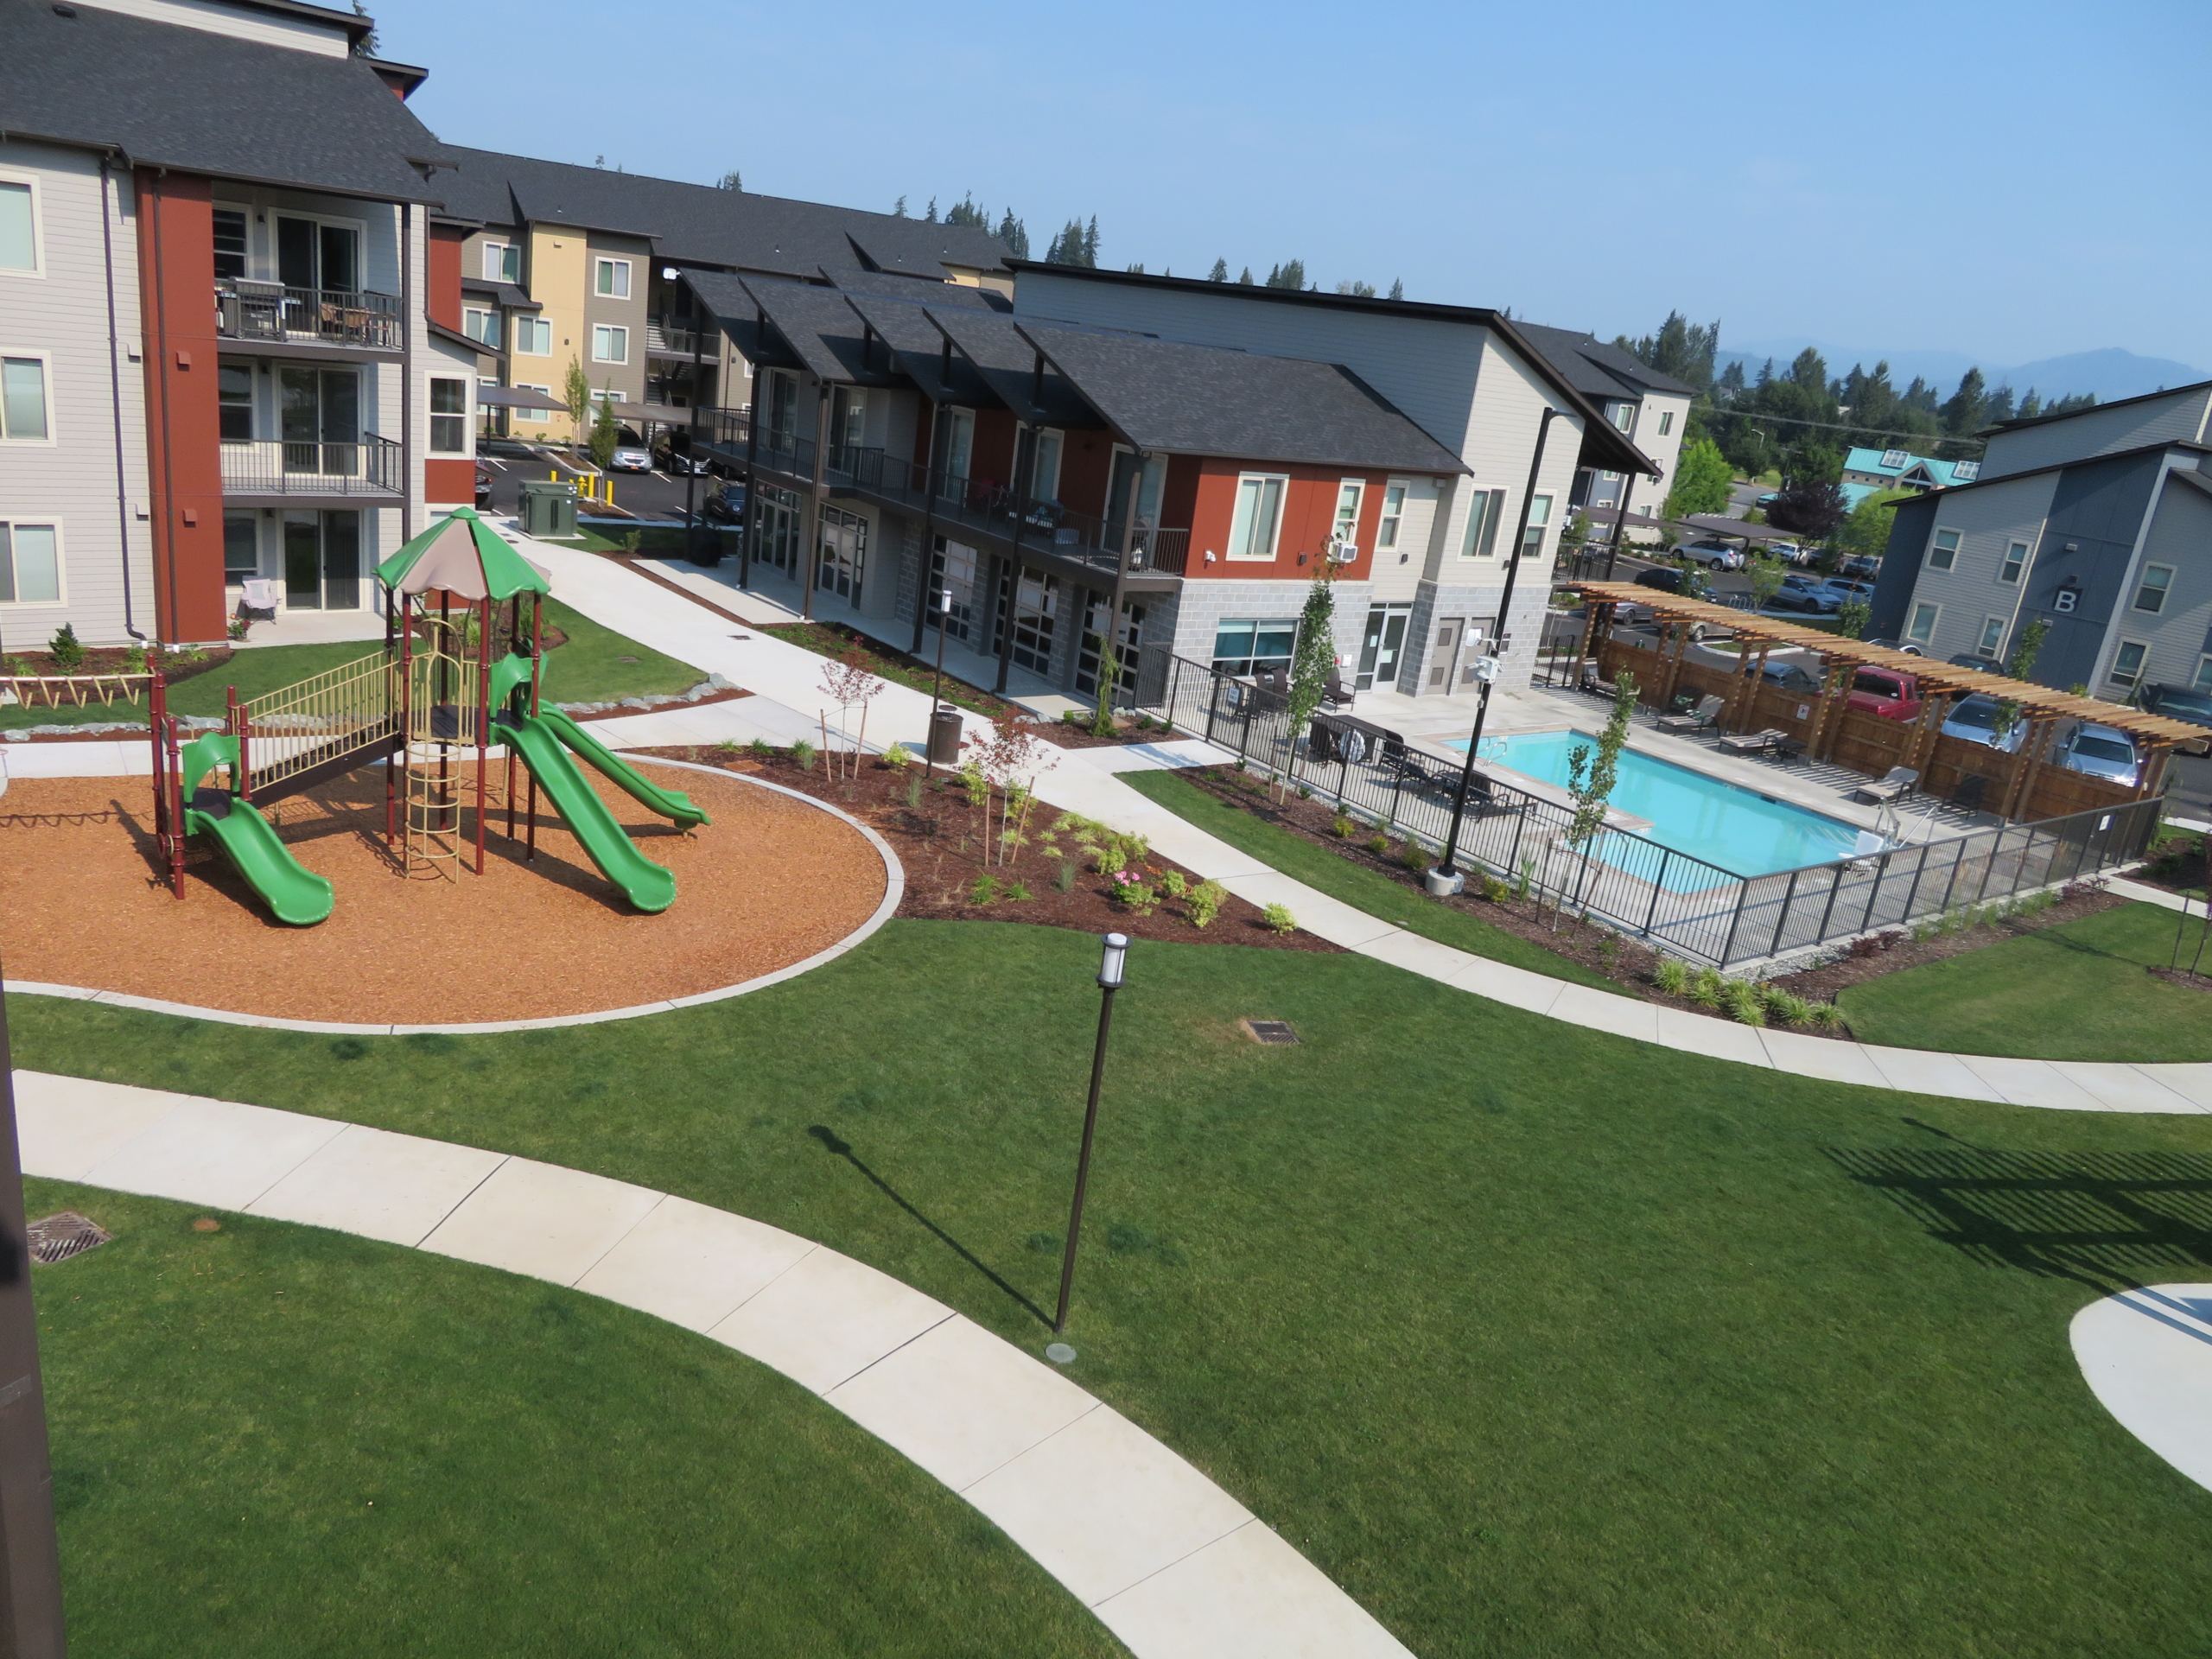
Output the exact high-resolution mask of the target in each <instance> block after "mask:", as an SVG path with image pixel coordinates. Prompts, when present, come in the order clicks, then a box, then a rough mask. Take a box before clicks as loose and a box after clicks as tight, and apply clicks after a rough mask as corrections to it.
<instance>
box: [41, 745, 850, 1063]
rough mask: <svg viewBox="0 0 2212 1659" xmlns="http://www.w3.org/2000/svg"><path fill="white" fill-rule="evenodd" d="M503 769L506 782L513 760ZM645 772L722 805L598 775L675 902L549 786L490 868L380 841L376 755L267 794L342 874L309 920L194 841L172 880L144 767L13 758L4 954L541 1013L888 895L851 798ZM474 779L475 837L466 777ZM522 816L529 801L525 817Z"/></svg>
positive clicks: (697, 978) (388, 1014) (217, 985)
mask: <svg viewBox="0 0 2212 1659" xmlns="http://www.w3.org/2000/svg"><path fill="white" fill-rule="evenodd" d="M463 772H464V776H465V777H467V778H468V779H472V780H473V776H474V773H473V769H471V768H463ZM504 772H505V768H504V766H501V765H500V763H499V762H498V761H496V760H495V761H494V762H493V781H494V783H495V784H496V783H497V782H499V780H500V779H502V778H503V776H504ZM522 775H523V774H522V773H521V772H520V770H519V769H518V772H517V776H518V779H520V778H521V777H522ZM652 775H653V776H654V778H655V779H656V781H658V782H663V783H664V784H665V785H667V786H669V787H671V788H676V789H681V790H683V791H686V792H688V793H689V794H690V797H691V798H692V799H693V800H694V801H695V802H696V803H697V804H698V805H700V806H701V807H702V808H703V809H704V810H706V811H707V813H708V814H709V817H711V818H712V819H713V822H712V823H709V824H708V825H706V826H704V827H702V828H701V829H697V830H696V831H694V832H692V833H691V834H690V835H688V836H687V835H685V834H684V833H683V832H682V831H680V830H678V829H675V828H674V827H673V826H671V824H669V823H667V822H666V821H665V820H664V819H662V818H659V817H655V816H654V815H652V814H651V813H649V812H647V811H646V810H645V809H644V808H643V807H641V806H639V804H637V803H635V802H634V801H632V799H631V798H629V797H628V796H627V795H626V794H624V793H622V791H620V790H619V789H617V788H616V787H615V786H614V785H612V784H610V783H608V782H607V781H606V780H605V779H601V778H600V777H598V776H597V775H596V774H591V782H592V785H593V787H594V788H595V789H597V790H598V791H599V793H600V795H601V798H603V799H604V800H605V801H606V802H607V804H608V805H609V806H610V807H611V808H613V811H614V815H615V817H616V818H617V820H618V821H619V822H620V823H621V824H622V826H623V828H624V829H626V831H627V832H628V833H629V835H630V836H631V838H632V841H633V842H635V843H636V844H637V846H638V847H639V849H640V850H641V851H642V852H644V854H645V856H646V857H648V858H650V859H652V861H654V862H656V863H658V864H664V865H665V866H667V867H668V868H669V869H671V871H673V872H674V873H675V875H676V880H677V899H676V902H675V904H674V905H673V906H671V907H670V908H669V909H668V910H666V911H665V912H662V913H661V914H659V915H657V916H649V915H644V914H641V913H639V912H638V911H636V910H634V909H632V907H631V906H630V905H629V903H628V902H627V901H626V899H624V898H623V896H622V894H621V893H620V892H619V891H618V890H617V889H616V888H614V887H613V886H612V885H610V884H609V883H608V882H607V880H606V879H605V878H604V877H603V876H602V875H601V874H600V873H599V871H598V870H597V869H596V868H594V866H593V864H592V862H591V861H590V859H589V858H588V856H586V855H585V853H584V851H583V849H582V848H581V847H580V846H579V845H578V844H577V842H576V841H575V837H574V836H571V835H570V834H569V831H568V830H567V829H565V828H564V827H563V825H562V823H561V822H560V820H559V819H558V818H557V817H555V816H554V815H553V813H552V812H551V811H550V810H549V809H548V808H547V806H546V805H545V804H544V803H543V799H542V798H541V801H540V804H539V811H538V823H537V860H536V861H535V862H534V863H530V862H525V861H524V848H523V846H522V844H521V842H519V840H518V841H509V840H508V839H507V837H506V836H505V826H506V814H505V810H504V809H503V808H500V807H498V806H496V805H495V806H494V808H493V811H492V812H491V813H490V814H489V815H488V818H487V822H488V833H487V834H486V837H485V856H484V874H482V875H480V876H479V875H476V874H473V873H471V872H470V871H469V870H467V869H466V868H464V869H463V870H462V871H461V874H459V876H458V877H457V879H454V880H447V879H444V878H443V877H441V876H438V875H435V874H429V873H428V872H426V871H423V870H421V869H417V870H416V871H415V872H414V873H413V874H402V873H401V868H400V864H399V861H398V859H397V856H396V855H395V854H394V852H393V851H391V850H390V849H387V848H386V847H385V840H384V826H385V798H384V777H383V772H382V769H381V768H380V767H376V768H369V769H365V770H363V771H361V772H355V773H353V774H351V775H349V776H347V777H345V778H341V779H338V780H336V781H334V782H333V783H330V784H327V785H323V786H322V787H321V788H319V789H315V790H311V791H308V792H307V793H305V794H302V795H299V796H296V797H294V798H291V799H289V800H286V801H283V802H282V803H280V804H278V805H277V807H275V808H273V809H271V814H270V815H271V817H274V818H275V819H276V820H277V833H278V835H279V836H281V837H282V839H283V841H284V842H285V844H286V845H287V847H288V848H289V849H290V850H291V851H292V853H293V855H295V856H296V858H298V860H299V861H300V862H301V863H302V864H303V865H305V866H306V867H307V868H308V869H310V870H312V871H314V872H315V873H316V874H319V875H323V876H326V877H327V878H328V879H329V880H330V881H331V882H332V883H333V885H334V887H336V889H337V903H336V908H335V909H334V911H333V912H332V913H331V916H330V918H329V919H328V920H327V921H326V922H323V923H321V925H318V926H315V927H307V928H294V927H287V926H284V925H282V924H280V923H277V922H276V921H274V920H272V919H270V916H269V912H267V910H266V909H265V908H264V906H262V905H261V903H260V902H259V901H258V900H257V899H256V898H255V896H254V894H253V893H252V892H251V890H250V889H249V888H248V887H246V885H245V883H244V882H243V881H242V880H239V879H238V875H237V874H236V873H235V872H234V871H233V870H232V868H231V867H230V866H229V864H228V863H227V862H226V861H224V860H223V858H222V856H221V855H219V853H217V852H215V851H214V850H213V849H212V848H210V849H206V850H205V851H204V853H203V852H202V851H201V850H200V848H199V846H198V844H197V843H195V844H194V861H192V862H191V863H190V865H189V866H188V869H187V871H186V877H185V890H184V897H183V898H182V899H177V898H175V896H173V895H172V893H171V892H170V890H169V889H168V887H167V886H166V885H164V884H163V883H162V880H160V877H159V874H158V873H157V867H156V843H155V840H154V834H153V823H152V803H151V801H150V799H149V791H148V788H147V785H145V783H144V782H143V780H140V779H120V778H62V779H17V780H16V782H15V783H14V784H13V785H12V786H10V788H9V790H8V791H7V793H6V795H5V796H4V797H0V954H3V955H4V957H5V959H6V961H7V963H8V974H9V977H10V979H11V980H18V981H36V982H48V983H55V984H67V985H74V986H80V987H85V988H92V989H99V990H106V991H117V992H123V993H126V994H129V995H137V996H148V997H156V998H161V999H164V1000H167V1001H188V1002H191V1003H194V1004H196V1005H198V1006H200V1007H209V1008H217V1009H221V1010H225V1011H227V1012H233V1013H239V1014H261V1015H266V1016H271V1017H275V1018H279V1019H289V1020H336V1021H344V1022H348V1023H380V1022H384V1021H391V1022H392V1023H394V1024H424V1025H428V1024H441V1023H459V1022H463V1021H473V1020H530V1019H547V1018H558V1017H562V1016H566V1015H571V1014H590V1013H596V1012H599V1011H601V1010H604V1009H610V1008H620V1007H634V1006H636V1005H637V1004H639V1003H645V1002H652V1001H662V1000H664V999H668V998H672V997H679V996H691V995H699V994H701V993H702V992H707V991H712V990H716V989H720V988H722V987H725V986H728V985H733V984H736V983H739V982H742V981H745V980H748V979H753V978H755V977H757V976H760V975H762V974H768V973H773V972H775V971H776V970H777V969H781V968H786V967H789V966H791V964H793V963H798V962H803V961H804V960H805V959H806V958H807V957H810V956H813V955H814V954H816V953H817V951H820V950H826V949H828V948H829V946H831V945H833V944H836V943H837V942H838V941H839V940H840V939H842V938H845V937H846V936H847V935H849V934H850V933H851V932H853V931H855V929H857V928H859V927H860V926H861V925H863V924H864V923H866V922H867V921H868V918H869V917H870V916H871V914H873V913H874V910H875V908H876V906H878V905H879V904H880V902H881V900H882V899H883V895H884V890H885V880H886V878H885V872H884V866H883V859H882V857H881V855H880V854H879V853H878V852H877V851H876V849H874V847H873V846H871V845H870V844H869V842H868V840H867V838H866V837H865V836H862V835H861V832H860V831H859V830H857V829H855V828H854V827H853V826H852V825H851V824H849V823H846V822H845V821H843V820H842V819H841V818H839V817H835V816H833V815H832V814H830V813H829V812H826V811H823V810H821V809H820V808H818V807H816V806H814V805H812V804H808V803H806V802H804V801H800V800H796V799H793V798H791V797H790V796H787V795H783V794H779V793H778V792H776V791H772V790H769V789H765V788H762V787H760V786H759V785H755V784H752V783H749V782H747V781H746V780H744V779H740V778H736V777H721V776H715V775H713V774H710V773H704V772H693V771H689V770H681V769H677V768H674V767H653V768H652ZM467 798H468V799H469V800H470V802H471V803H472V804H471V806H470V809H469V810H468V811H467V813H465V814H464V818H463V823H464V829H465V831H466V833H467V836H469V838H470V846H471V849H472V850H473V847H474V805H473V802H474V788H473V785H472V787H471V788H470V789H469V790H468V791H467ZM523 824H524V815H523V814H521V813H519V812H518V816H517V834H518V836H520V835H521V834H522V832H523Z"/></svg>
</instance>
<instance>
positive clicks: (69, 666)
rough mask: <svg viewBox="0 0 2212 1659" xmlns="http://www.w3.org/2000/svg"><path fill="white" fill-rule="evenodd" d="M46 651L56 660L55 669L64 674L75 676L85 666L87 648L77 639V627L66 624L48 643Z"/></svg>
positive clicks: (69, 623) (72, 624)
mask: <svg viewBox="0 0 2212 1659" xmlns="http://www.w3.org/2000/svg"><path fill="white" fill-rule="evenodd" d="M46 649H47V651H48V654H50V655H51V656H52V657H53V658H54V667H56V668H58V669H60V671H62V672H63V673H64V674H74V673H75V672H76V671H78V670H79V669H80V668H82V667H83V666H84V665H85V647H84V645H83V644H82V643H81V642H80V641H79V639H78V638H77V625H76V624H75V623H73V622H64V623H63V624H62V625H61V626H60V628H59V629H57V630H56V631H55V632H54V638H53V639H49V640H48V641H47V642H46Z"/></svg>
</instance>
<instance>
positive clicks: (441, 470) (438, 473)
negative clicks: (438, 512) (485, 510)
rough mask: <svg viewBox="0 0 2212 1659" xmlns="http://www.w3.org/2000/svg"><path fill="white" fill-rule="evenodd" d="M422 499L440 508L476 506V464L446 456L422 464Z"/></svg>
mask: <svg viewBox="0 0 2212 1659" xmlns="http://www.w3.org/2000/svg"><path fill="white" fill-rule="evenodd" d="M423 499H424V500H426V501H435V502H436V503H437V504H438V505H441V506H447V507H450V506H454V505H460V506H464V507H472V506H474V505H476V463H475V462H474V461H456V460H454V458H453V457H452V456H450V455H448V456H446V457H444V458H442V459H439V460H434V461H424V462H423Z"/></svg>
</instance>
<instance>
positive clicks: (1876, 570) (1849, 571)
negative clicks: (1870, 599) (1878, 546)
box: [1836, 553, 1882, 582]
mask: <svg viewBox="0 0 2212 1659" xmlns="http://www.w3.org/2000/svg"><path fill="white" fill-rule="evenodd" d="M1836 573H1837V574H1838V575H1845V576H1858V577H1860V578H1863V579H1864V580H1865V581H1866V582H1872V581H1873V580H1874V578H1875V577H1877V576H1878V575H1881V574H1882V562H1881V561H1880V560H1879V559H1877V558H1872V557H1870V556H1868V555H1866V554H1864V553H1854V554H1853V555H1852V556H1850V557H1849V558H1847V559H1846V560H1845V561H1844V562H1843V563H1841V564H1840V565H1838V566H1836Z"/></svg>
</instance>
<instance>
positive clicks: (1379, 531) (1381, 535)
mask: <svg viewBox="0 0 2212 1659" xmlns="http://www.w3.org/2000/svg"><path fill="white" fill-rule="evenodd" d="M1405 518H1406V486H1405V485H1403V484H1402V483H1400V482H1398V481H1397V480H1395V479H1393V480H1391V481H1390V483H1389V485H1388V486H1386V487H1385V488H1384V489H1383V517H1382V519H1381V521H1380V522H1379V523H1377V524H1376V526H1375V545H1376V548H1377V549H1378V550H1381V551H1383V552H1386V553H1387V552H1389V550H1391V549H1392V548H1395V546H1397V544H1398V527H1399V526H1400V525H1401V524H1403V523H1404V522H1405Z"/></svg>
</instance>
